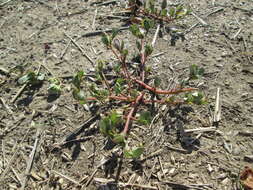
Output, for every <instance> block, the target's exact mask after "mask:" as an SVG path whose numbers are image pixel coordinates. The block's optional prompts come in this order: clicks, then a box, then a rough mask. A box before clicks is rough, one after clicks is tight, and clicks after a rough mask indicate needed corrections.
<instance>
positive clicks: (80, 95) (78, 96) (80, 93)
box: [72, 88, 85, 104]
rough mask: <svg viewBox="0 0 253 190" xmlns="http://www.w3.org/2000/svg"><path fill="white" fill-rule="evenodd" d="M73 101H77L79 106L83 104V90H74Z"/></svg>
mask: <svg viewBox="0 0 253 190" xmlns="http://www.w3.org/2000/svg"><path fill="white" fill-rule="evenodd" d="M72 95H73V97H74V99H76V100H78V101H79V102H80V103H81V104H84V103H85V93H84V91H83V90H81V89H78V88H75V89H74V90H73V92H72Z"/></svg>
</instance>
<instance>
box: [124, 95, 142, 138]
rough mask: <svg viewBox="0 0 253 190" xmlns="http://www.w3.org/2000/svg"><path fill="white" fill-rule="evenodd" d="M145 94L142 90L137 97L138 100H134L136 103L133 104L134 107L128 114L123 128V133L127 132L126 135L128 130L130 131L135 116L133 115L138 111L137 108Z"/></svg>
mask: <svg viewBox="0 0 253 190" xmlns="http://www.w3.org/2000/svg"><path fill="white" fill-rule="evenodd" d="M143 96H144V92H142V93H141V94H140V95H139V96H138V97H137V98H136V100H135V102H134V105H133V107H132V109H131V110H130V112H129V113H128V115H127V120H126V123H125V127H124V130H123V132H122V133H123V134H125V135H126V134H127V132H128V129H129V125H130V121H131V118H133V115H134V113H135V112H136V110H137V108H138V105H139V103H140V101H141V100H142V98H143Z"/></svg>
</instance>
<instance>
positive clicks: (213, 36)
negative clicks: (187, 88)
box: [0, 0, 253, 190]
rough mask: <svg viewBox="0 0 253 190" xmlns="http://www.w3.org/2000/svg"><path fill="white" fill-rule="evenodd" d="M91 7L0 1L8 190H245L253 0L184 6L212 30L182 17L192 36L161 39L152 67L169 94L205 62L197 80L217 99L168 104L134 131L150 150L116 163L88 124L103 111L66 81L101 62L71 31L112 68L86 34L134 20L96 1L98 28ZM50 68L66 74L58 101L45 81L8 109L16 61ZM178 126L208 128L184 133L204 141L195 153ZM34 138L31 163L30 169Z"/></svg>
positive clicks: (250, 151)
mask: <svg viewBox="0 0 253 190" xmlns="http://www.w3.org/2000/svg"><path fill="white" fill-rule="evenodd" d="M5 2H6V3H5ZM94 2H97V1H78V0H72V1H71V0H61V1H36V0H35V1H32V0H31V1H30V0H26V1H15V0H12V1H7V0H6V1H3V2H1V3H0V68H1V72H0V87H1V104H0V108H1V110H0V119H1V120H0V139H1V148H0V157H1V159H0V174H1V175H0V182H1V183H0V187H1V189H20V188H22V185H23V184H25V187H23V188H24V189H106V190H107V189H217V190H220V189H224V190H225V189H228V190H230V189H239V188H240V187H239V185H238V177H239V174H240V171H241V170H242V169H243V168H244V167H245V166H250V167H252V161H253V160H252V155H253V114H252V113H253V96H252V92H253V91H252V88H253V78H252V76H253V61H252V60H253V24H252V23H253V2H252V1H239V0H234V1H230V0H222V1H215V0H214V1H207V0H206V1H204V0H203V1H182V2H183V3H184V4H186V5H190V6H191V8H192V10H193V11H194V13H196V15H198V16H199V17H201V18H202V19H203V20H204V21H205V22H207V23H208V26H203V25H201V24H198V25H196V26H195V27H192V26H194V25H195V24H196V23H198V22H199V21H198V19H197V18H195V17H194V16H192V15H189V16H187V17H186V18H185V19H183V20H182V21H179V22H178V23H177V24H180V26H183V31H185V32H186V41H184V42H180V41H178V43H176V46H170V43H169V39H170V37H169V36H168V35H164V36H163V38H158V39H157V42H156V48H155V52H154V53H153V54H154V55H155V54H157V53H161V52H162V53H163V54H161V55H159V56H157V57H153V58H152V59H151V60H150V62H149V64H150V65H151V66H152V67H153V70H154V72H155V73H156V74H157V75H159V76H161V77H162V78H163V87H164V88H166V87H168V85H169V84H170V82H171V80H172V79H173V78H174V77H175V76H179V77H180V76H181V77H182V76H184V75H187V72H188V70H187V68H188V66H189V65H191V64H197V65H198V66H201V67H204V68H205V71H206V72H205V75H204V77H203V79H202V80H201V81H200V82H199V84H198V85H199V88H201V89H202V90H203V91H204V92H205V94H206V96H207V97H208V101H209V104H208V105H204V106H201V107H195V106H183V107H164V106H162V107H159V108H157V109H158V111H157V113H158V114H157V117H156V120H154V122H153V124H152V125H151V126H133V128H132V136H133V140H132V141H133V142H132V143H133V144H136V143H138V142H142V143H143V144H144V145H145V147H146V149H145V152H144V155H143V157H142V158H141V159H140V160H137V161H133V160H128V159H121V158H117V157H115V156H114V155H115V154H114V153H115V152H113V151H117V150H115V149H113V150H110V149H109V150H108V149H107V146H106V145H107V144H106V140H105V138H104V137H103V136H102V135H101V134H100V133H99V131H98V130H97V125H96V118H94V120H92V121H91V122H90V123H89V122H88V123H86V122H87V119H89V118H90V117H91V118H92V117H94V115H92V112H91V111H87V108H85V107H84V106H82V105H80V104H78V103H77V102H76V101H74V99H73V97H72V94H71V77H69V76H72V75H73V74H74V73H76V72H77V71H78V70H80V69H83V70H85V72H87V73H88V72H90V70H92V68H93V66H92V64H91V62H90V61H88V60H87V58H86V57H85V56H84V54H83V53H82V52H80V50H79V49H78V48H77V47H76V46H75V45H74V44H73V43H71V42H70V38H69V37H68V36H70V37H72V38H73V39H74V40H76V42H77V43H78V44H79V45H80V46H81V47H82V48H83V51H84V52H85V53H86V54H87V55H88V56H89V57H90V58H91V59H92V60H94V62H96V61H97V60H100V59H106V60H109V61H111V62H113V61H115V58H114V57H113V56H112V54H111V53H110V52H108V51H107V50H106V49H105V48H104V46H103V45H102V43H101V36H99V35H95V36H85V34H86V33H87V32H91V31H94V30H105V29H110V28H114V27H122V25H124V24H125V23H126V22H125V21H124V20H122V18H121V19H119V18H118V17H117V18H116V17H114V18H110V17H107V16H105V15H113V12H119V11H122V10H124V9H123V8H122V6H120V3H112V4H106V5H104V6H99V4H98V6H97V17H96V20H95V24H94V25H93V18H94V14H95V10H96V5H95V4H92V3H94ZM175 3H180V1H177V2H173V4H175ZM122 4H124V2H123V3H121V5H122ZM102 15H103V16H102ZM92 26H94V28H92ZM65 33H66V34H67V35H68V36H67V35H65ZM153 33H154V31H153ZM120 38H122V39H125V40H126V41H128V43H129V46H130V47H131V46H132V45H134V44H133V42H134V38H133V37H132V35H131V34H130V32H129V31H127V30H123V31H121V32H120ZM41 64H43V65H42V67H41V70H42V71H43V72H45V73H47V74H48V75H53V76H55V77H58V78H60V79H61V82H62V84H63V92H62V94H61V96H60V97H59V98H57V99H51V98H49V97H48V94H47V86H48V85H47V83H46V82H45V83H44V84H43V85H42V86H41V87H40V88H35V89H25V90H24V91H23V93H21V95H20V96H18V97H17V100H16V101H15V103H11V100H12V99H13V97H15V95H16V94H17V92H18V91H19V89H20V88H21V86H20V85H18V84H17V79H18V78H19V76H18V73H17V72H16V73H17V74H15V73H11V72H10V73H9V71H10V70H11V69H13V68H17V66H18V67H20V66H21V68H24V69H25V71H28V70H37V69H38V67H39V66H40V65H41ZM217 88H220V90H221V92H220V100H221V121H220V122H219V123H218V125H216V126H214V125H213V122H212V118H213V114H214V110H215V98H216V92H217ZM80 126H83V127H84V128H85V130H83V131H82V132H81V133H80V134H79V136H78V138H82V139H81V141H79V142H78V141H75V143H72V144H68V146H60V145H61V144H59V143H60V142H62V141H63V140H64V138H65V139H66V135H69V134H71V133H73V131H75V129H78V128H79V127H80ZM210 127H215V128H210ZM179 128H184V129H185V130H190V129H199V128H200V129H201V130H195V132H194V131H193V132H191V131H190V132H189V133H188V134H187V137H188V138H190V139H195V142H196V143H194V144H193V145H194V146H191V147H185V146H184V144H183V143H182V139H180V138H179V137H178V134H177V130H176V129H179ZM203 128H205V129H206V130H207V129H209V131H204V130H203ZM196 137H197V138H196ZM181 138H182V137H181ZM36 143H37V148H36V154H35V157H34V162H33V164H32V165H31V171H27V166H29V160H30V159H29V155H31V152H32V150H33V148H34V147H36ZM57 143H58V144H57ZM56 145H59V146H56ZM250 158H251V159H250ZM105 160H106V161H107V162H106V163H105V164H103V163H104V161H105ZM24 179H27V181H26V183H24Z"/></svg>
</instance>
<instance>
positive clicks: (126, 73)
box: [110, 47, 130, 79]
mask: <svg viewBox="0 0 253 190" xmlns="http://www.w3.org/2000/svg"><path fill="white" fill-rule="evenodd" d="M110 49H111V50H112V52H113V54H114V55H115V56H116V57H117V59H118V60H119V61H120V62H121V64H122V69H123V71H124V75H125V76H127V78H128V79H129V78H130V74H129V72H128V70H127V66H126V61H125V60H124V59H123V58H122V56H119V55H118V54H117V52H116V51H115V50H114V49H113V47H110Z"/></svg>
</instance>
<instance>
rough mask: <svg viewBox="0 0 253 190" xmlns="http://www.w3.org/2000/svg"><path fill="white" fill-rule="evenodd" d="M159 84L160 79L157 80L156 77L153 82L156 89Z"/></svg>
mask: <svg viewBox="0 0 253 190" xmlns="http://www.w3.org/2000/svg"><path fill="white" fill-rule="evenodd" d="M161 82H162V80H161V78H159V77H158V76H156V77H155V80H154V85H155V87H156V88H157V87H159V86H160V85H161Z"/></svg>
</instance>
